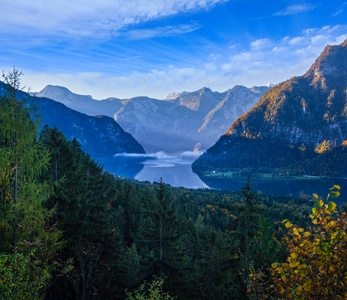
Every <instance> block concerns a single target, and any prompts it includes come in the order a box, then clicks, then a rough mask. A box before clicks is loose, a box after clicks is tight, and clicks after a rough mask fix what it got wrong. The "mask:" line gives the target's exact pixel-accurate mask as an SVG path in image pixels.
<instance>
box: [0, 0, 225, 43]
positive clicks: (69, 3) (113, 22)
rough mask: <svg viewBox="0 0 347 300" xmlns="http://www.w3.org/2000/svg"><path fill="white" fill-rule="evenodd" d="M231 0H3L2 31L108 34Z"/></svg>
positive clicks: (82, 35)
mask: <svg viewBox="0 0 347 300" xmlns="http://www.w3.org/2000/svg"><path fill="white" fill-rule="evenodd" d="M228 1H230V0H204V1H201V0H180V1H172V0H163V1H147V0H131V1H129V0H117V1H110V0H98V1H95V0H59V1H46V0H37V1H27V0H16V1H13V0H3V1H2V2H1V10H0V32H3V33H15V34H20V33H24V34H27V35H29V36H31V35H33V34H35V35H38V34H40V35H48V36H49V35H55V36H77V37H84V36H96V35H98V36H101V37H103V36H105V35H106V36H108V35H110V34H113V33H115V32H117V31H118V30H120V29H122V28H125V27H126V26H129V25H134V24H138V23H141V22H147V21H151V20H157V19H160V18H163V17H167V16H173V15H177V14H180V13H186V12H192V11H197V10H208V9H210V8H212V7H214V6H215V5H217V4H219V3H224V2H228Z"/></svg>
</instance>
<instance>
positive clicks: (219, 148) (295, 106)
mask: <svg viewBox="0 0 347 300" xmlns="http://www.w3.org/2000/svg"><path fill="white" fill-rule="evenodd" d="M346 82H347V41H345V42H344V43H342V44H341V45H336V46H327V47H325V49H324V51H323V52H322V54H321V55H320V56H319V57H318V58H317V60H316V61H315V63H314V64H313V65H312V67H311V68H310V69H309V70H308V71H307V73H306V74H305V75H303V76H298V77H294V78H291V79H289V80H287V81H285V82H282V83H280V84H277V85H276V86H274V87H272V88H271V89H270V90H269V91H268V92H266V93H265V94H264V95H263V96H262V97H261V98H260V100H259V101H258V103H257V104H256V105H255V106H253V108H252V109H251V110H250V111H248V112H247V113H246V114H244V115H242V116H241V117H239V118H238V119H237V120H236V121H235V122H234V123H233V124H232V125H231V127H230V128H229V130H228V131H227V133H225V134H224V135H223V136H222V137H221V138H220V139H219V141H218V142H217V143H216V144H215V145H214V146H213V147H212V148H210V149H208V150H207V151H206V152H205V154H203V155H202V156H200V158H199V159H198V160H197V161H196V162H195V163H194V165H193V168H194V169H195V170H197V171H199V172H200V171H204V170H217V169H227V170H230V169H232V168H264V167H265V168H279V167H287V166H289V165H291V164H294V163H297V162H299V161H304V160H306V159H312V158H314V157H315V156H316V155H317V150H316V149H317V148H319V147H320V145H322V144H327V143H329V144H330V145H331V146H332V147H335V146H333V145H340V144H341V143H342V142H343V141H345V140H346V139H347V136H346V134H347V122H346V120H347V119H346V118H347V110H346V87H347V84H346Z"/></svg>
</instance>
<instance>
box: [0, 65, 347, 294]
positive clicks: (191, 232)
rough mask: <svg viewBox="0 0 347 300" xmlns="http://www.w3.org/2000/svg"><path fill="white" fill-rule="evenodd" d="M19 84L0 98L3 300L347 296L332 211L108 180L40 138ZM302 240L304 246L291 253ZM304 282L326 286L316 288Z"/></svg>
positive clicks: (251, 194) (49, 131)
mask: <svg viewBox="0 0 347 300" xmlns="http://www.w3.org/2000/svg"><path fill="white" fill-rule="evenodd" d="M19 76H20V73H19V72H18V71H16V70H14V73H11V74H9V75H8V76H7V77H6V81H7V83H9V84H10V85H9V86H8V93H7V94H6V96H4V97H1V98H0V104H1V105H0V125H1V126H0V154H1V155H0V191H1V192H0V196H1V198H0V201H1V206H0V226H1V239H0V266H1V269H0V295H1V296H0V297H1V298H2V299H127V298H128V299H149V296H148V293H150V294H154V295H157V296H156V298H159V297H160V296H159V295H160V294H161V295H164V291H165V293H168V294H169V295H170V296H168V295H167V294H166V296H165V297H167V298H166V299H170V297H177V298H176V299H259V298H261V297H263V298H264V299H266V298H268V297H267V296H271V297H274V298H275V299H290V297H292V298H293V297H294V296H292V295H298V296H300V295H301V294H302V295H307V294H305V293H306V292H307V293H310V292H311V291H312V290H314V291H315V293H316V294H315V295H318V298H316V299H331V298H328V297H330V296H331V295H332V294H333V295H335V296H336V299H344V297H345V296H346V295H347V294H346V293H347V290H346V284H347V282H346V276H345V275H346V255H347V254H346V240H347V238H346V214H345V213H342V212H343V209H339V210H337V208H336V205H335V204H334V203H333V202H330V203H329V204H328V203H327V204H326V206H324V205H325V204H324V203H323V201H322V200H320V199H317V200H316V201H315V202H314V203H312V202H308V200H305V199H295V198H291V197H277V196H267V195H261V194H259V193H257V192H256V191H254V190H253V189H252V187H251V183H250V182H248V184H247V185H246V186H245V187H244V188H243V189H242V191H241V192H240V193H232V192H226V191H218V190H215V191H212V190H188V189H183V188H172V187H170V186H168V185H166V184H165V183H164V182H162V181H161V180H160V179H158V181H159V182H157V183H155V184H149V183H139V182H135V181H129V180H124V179H120V178H115V177H114V176H113V175H111V174H109V173H107V172H105V171H104V170H103V169H102V167H101V166H100V165H98V163H97V162H96V161H94V160H93V159H91V158H90V156H89V155H88V154H86V153H85V152H83V151H82V150H81V146H80V144H79V143H78V142H77V141H76V140H72V141H69V140H67V139H66V137H65V136H64V135H63V133H62V132H60V131H59V130H57V129H56V128H49V127H47V126H46V127H45V128H44V130H43V131H41V132H40V133H39V135H38V125H39V120H38V116H37V114H36V107H35V106H34V105H33V104H32V103H30V102H28V99H26V98H20V99H19V97H18V94H17V89H18V88H19ZM338 189H339V187H337V186H335V187H334V189H333V191H331V192H330V196H331V197H336V196H338V194H339V192H338ZM314 204H315V205H314ZM284 219H287V220H286V221H285V222H284V223H283V222H282V220H284ZM312 220H313V227H314V228H312V227H311V226H312V224H311V221H312ZM293 224H296V225H295V226H294V225H293ZM316 225H317V226H319V227H315V226H316ZM322 228H324V229H325V231H326V233H327V234H326V235H324V234H323V233H321V232H322V230H318V229H322ZM330 233H331V234H330ZM319 234H320V236H319ZM299 235H300V238H301V235H302V236H303V237H302V239H304V240H305V241H307V243H306V242H305V243H306V244H307V248H301V249H300V251H299V250H296V247H299V246H297V244H298V241H299V240H300V238H299ZM310 236H311V238H312V247H314V249H315V251H316V254H313V255H314V256H313V257H311V256H310V255H311V254H312V251H311V250H312V249H313V248H312V247H311V246H310V245H311V244H310V243H309V237H310ZM293 237H294V238H293ZM318 237H319V238H320V240H319V241H322V243H320V242H319V241H317V240H316V239H318ZM327 237H329V238H331V240H329V243H330V244H328V243H327V242H326V241H325V240H324V239H326V238H327ZM329 245H333V246H331V247H330V246H329ZM300 247H301V246H300ZM307 255H309V257H308V258H307V257H306V256H307ZM301 257H302V259H301ZM313 258H314V260H313ZM330 260H331V262H329V261H330ZM312 261H313V263H312V266H311V265H310V262H312ZM298 262H299V263H298ZM304 265H306V266H304ZM300 266H301V267H300ZM330 267H331V268H330ZM288 268H289V270H288ZM295 268H297V270H301V271H300V274H304V275H303V276H305V274H309V276H308V277H307V278H308V280H307V281H306V282H301V281H299V279H298V278H297V277H298V276H297V275H296V273H297V272H295V270H296V269H295ZM335 268H336V269H335ZM294 269H295V270H294ZM312 270H313V271H316V270H320V271H319V272H321V273H322V274H324V276H323V275H322V278H323V279H324V280H326V278H327V277H329V276H331V278H333V279H334V282H330V283H329V282H328V283H327V284H328V286H326V285H324V286H323V287H320V286H319V285H320V284H321V281H319V280H320V278H319V277H315V275H314V274H315V272H311V271H312ZM305 272H306V273H305ZM329 272H330V273H329ZM270 274H271V275H270ZM332 274H335V275H336V276H335V275H334V276H333V275H332ZM155 275H156V276H158V277H153V276H155ZM300 276H301V275H300ZM153 278H154V281H152V279H153ZM158 278H159V279H158ZM258 278H259V279H258ZM300 278H301V277H300ZM145 280H146V281H148V282H149V283H150V284H149V287H148V286H147V287H148V289H149V291H148V293H147V291H146V290H141V287H146V286H144V285H142V283H143V282H144V281H145ZM270 280H273V281H274V283H273V284H271V283H270V282H269V281H270ZM317 280H318V281H317ZM286 282H290V283H291V282H293V284H292V285H289V284H286ZM317 282H318V283H317ZM296 283H297V284H296ZM156 284H157V285H156ZM317 285H318V287H317ZM151 289H152V290H151ZM162 289H163V290H162ZM310 289H311V290H310ZM325 291H327V292H325ZM146 293H147V296H144V297H143V298H134V297H136V295H141V294H146ZM296 293H297V294H296ZM300 293H301V294H300ZM289 295H291V296H289ZM298 299H300V298H298ZM302 299H308V298H307V297H306V298H302Z"/></svg>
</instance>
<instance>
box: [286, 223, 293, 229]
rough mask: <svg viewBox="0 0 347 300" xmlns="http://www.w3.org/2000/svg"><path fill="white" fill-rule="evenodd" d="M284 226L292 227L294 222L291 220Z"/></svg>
mask: <svg viewBox="0 0 347 300" xmlns="http://www.w3.org/2000/svg"><path fill="white" fill-rule="evenodd" d="M284 226H286V228H290V227H292V226H293V224H292V223H290V222H287V223H286V224H284Z"/></svg>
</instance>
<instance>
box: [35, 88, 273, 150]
mask: <svg viewBox="0 0 347 300" xmlns="http://www.w3.org/2000/svg"><path fill="white" fill-rule="evenodd" d="M268 89H269V87H266V86H263V87H253V88H246V87H244V86H235V87H234V88H232V89H230V90H228V91H226V92H224V93H219V92H213V91H211V90H210V89H209V88H206V87H205V88H202V89H200V90H198V91H195V92H181V93H173V94H169V95H168V97H167V98H166V99H164V100H159V99H153V98H149V97H133V98H130V99H118V98H107V99H104V100H100V101H98V100H94V99H93V98H92V97H91V96H83V95H78V94H74V93H72V92H70V91H69V90H68V89H67V88H64V87H59V86H52V85H49V86H46V87H45V88H44V89H43V90H42V91H40V92H38V93H34V95H35V96H36V97H37V98H41V97H46V98H50V99H53V100H55V101H58V102H61V103H63V104H64V105H66V106H68V107H70V108H72V109H75V110H77V111H79V112H82V113H85V114H88V115H95V114H97V115H106V116H109V117H113V118H114V119H115V120H116V121H117V122H118V123H119V125H120V126H121V127H122V128H123V129H124V130H125V131H127V132H129V133H130V134H131V135H133V136H134V137H135V139H136V140H137V141H139V143H140V144H141V145H142V146H143V147H144V148H145V150H146V152H157V151H165V152H168V153H177V152H182V151H189V150H199V149H200V150H202V149H207V148H208V147H210V146H212V145H213V144H214V143H215V142H216V141H217V139H218V138H219V136H220V135H221V134H223V133H224V132H225V131H226V130H227V129H228V127H229V125H230V123H231V122H233V121H234V120H236V119H237V117H239V116H240V115H242V114H244V113H245V112H247V111H248V110H249V109H250V108H251V107H252V106H253V105H254V104H255V103H256V102H257V101H258V100H259V99H260V97H261V96H262V95H263V94H264V92H266V91H267V90H268Z"/></svg>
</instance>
